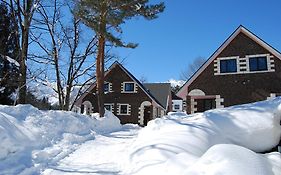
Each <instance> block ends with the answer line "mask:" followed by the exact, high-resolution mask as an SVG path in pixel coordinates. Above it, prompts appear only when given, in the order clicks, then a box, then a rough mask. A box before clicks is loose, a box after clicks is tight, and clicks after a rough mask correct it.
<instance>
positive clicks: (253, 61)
mask: <svg viewBox="0 0 281 175" xmlns="http://www.w3.org/2000/svg"><path fill="white" fill-rule="evenodd" d="M249 62H250V71H263V70H267V58H266V57H254V58H249Z"/></svg>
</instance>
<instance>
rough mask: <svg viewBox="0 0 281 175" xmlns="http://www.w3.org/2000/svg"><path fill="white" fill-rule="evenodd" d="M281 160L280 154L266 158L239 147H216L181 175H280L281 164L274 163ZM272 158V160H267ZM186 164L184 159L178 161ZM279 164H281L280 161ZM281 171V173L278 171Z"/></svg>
mask: <svg viewBox="0 0 281 175" xmlns="http://www.w3.org/2000/svg"><path fill="white" fill-rule="evenodd" d="M278 156H279V160H281V159H280V154H276V153H271V154H268V155H266V156H263V155H259V154H256V153H255V152H253V151H251V150H249V149H247V148H244V147H241V146H237V145H227V144H221V145H215V146H213V147H211V148H210V149H209V150H208V151H207V152H206V153H205V154H204V155H203V156H202V157H201V158H200V159H199V160H198V161H197V162H196V163H195V164H193V165H192V166H191V167H190V168H188V170H186V171H185V172H183V173H181V174H192V175H203V174H208V175H216V174H227V175H236V174H237V175H238V174H239V175H241V174H247V175H271V174H280V173H281V172H280V170H281V164H279V165H278V164H276V163H278V162H275V161H273V160H274V159H273V157H275V159H276V158H278ZM267 157H271V159H269V158H267ZM178 161H180V162H182V163H184V159H181V160H178ZM279 163H281V162H280V161H279ZM278 170H279V171H278Z"/></svg>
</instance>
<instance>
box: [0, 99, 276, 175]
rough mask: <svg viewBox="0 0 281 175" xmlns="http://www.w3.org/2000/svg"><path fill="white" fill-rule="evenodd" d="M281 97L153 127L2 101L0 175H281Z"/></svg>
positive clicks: (171, 117) (168, 120)
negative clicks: (279, 148) (278, 147)
mask: <svg viewBox="0 0 281 175" xmlns="http://www.w3.org/2000/svg"><path fill="white" fill-rule="evenodd" d="M280 120H281V98H277V99H274V100H270V101H264V102H259V103H253V104H248V105H240V106H234V107H230V108H224V109H216V110H211V111H207V112H205V113H199V114H195V115H185V114H182V113H171V114H170V115H168V116H165V117H163V118H161V119H156V120H153V121H150V122H149V124H148V126H147V127H145V128H140V127H138V126H136V125H123V126H121V125H120V122H119V120H118V119H117V118H116V117H115V116H113V115H112V114H111V113H108V112H107V113H106V117H105V118H102V119H99V118H98V117H97V116H95V117H87V116H83V115H78V114H75V113H72V112H61V111H39V110H37V109H36V108H33V107H32V106H29V105H19V106H16V107H8V106H0V140H1V142H0V175H2V174H3V175H7V174H21V175H29V174H30V175H31V174H32V175H34V174H35V175H36V174H43V175H56V174H59V175H60V174H71V175H72V174H79V175H80V174H99V175H108V174H118V175H131V174H142V175H147V174H161V175H163V174H173V175H174V174H187V175H203V174H208V175H209V174H210V175H219V174H231V175H243V174H245V175H256V174H258V175H281V155H280V153H277V152H273V153H269V154H258V153H257V152H263V151H266V150H269V149H271V148H272V147H274V146H276V145H277V144H278V142H279V139H280V136H281V126H280Z"/></svg>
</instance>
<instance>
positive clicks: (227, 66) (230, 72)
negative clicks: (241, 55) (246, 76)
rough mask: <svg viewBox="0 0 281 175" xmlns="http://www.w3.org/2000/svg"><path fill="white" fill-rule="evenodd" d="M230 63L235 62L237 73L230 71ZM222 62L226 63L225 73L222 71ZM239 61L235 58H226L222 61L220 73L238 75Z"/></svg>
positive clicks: (220, 61)
mask: <svg viewBox="0 0 281 175" xmlns="http://www.w3.org/2000/svg"><path fill="white" fill-rule="evenodd" d="M230 61H235V64H234V65H235V71H234V70H229V68H230V67H229V66H230V65H231V64H230V63H229V62H230ZM222 62H223V63H225V71H222ZM237 62H238V59H237V58H236V57H235V58H234V57H230V58H225V59H220V60H219V63H220V73H221V74H233V73H238V66H237Z"/></svg>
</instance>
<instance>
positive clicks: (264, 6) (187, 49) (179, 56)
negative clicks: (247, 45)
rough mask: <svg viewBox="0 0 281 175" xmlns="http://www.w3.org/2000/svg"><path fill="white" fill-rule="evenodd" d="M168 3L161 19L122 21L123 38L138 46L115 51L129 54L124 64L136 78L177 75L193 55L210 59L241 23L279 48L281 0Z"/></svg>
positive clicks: (180, 0) (172, 0) (175, 0)
mask: <svg viewBox="0 0 281 175" xmlns="http://www.w3.org/2000/svg"><path fill="white" fill-rule="evenodd" d="M157 1H158V0H157ZM157 1H156V0H154V1H152V2H157ZM158 2H159V1H158ZM164 2H165V4H166V9H165V12H164V13H162V14H161V15H160V17H159V18H158V19H156V20H154V21H146V20H144V19H142V18H139V19H137V20H133V21H129V22H127V23H126V24H125V25H124V26H123V30H124V31H123V32H124V33H123V35H122V38H123V39H124V40H125V41H130V42H136V43H139V47H137V48H136V49H119V48H118V49H116V50H115V51H114V52H115V53H116V54H117V55H119V57H120V58H126V60H125V62H124V65H125V67H126V68H127V69H128V70H129V71H130V72H131V73H132V74H133V75H135V76H136V77H137V78H140V77H142V76H143V77H146V78H147V80H148V81H149V82H163V81H167V80H169V79H171V78H173V79H179V78H180V73H181V72H182V71H183V70H184V69H186V67H187V66H188V64H189V63H190V62H191V61H192V60H193V59H194V58H196V57H198V56H202V57H205V58H208V57H209V56H210V55H211V54H212V53H213V52H214V51H215V50H216V49H217V48H218V47H219V46H220V45H221V44H222V42H223V41H224V40H225V39H226V38H227V37H228V36H229V35H230V34H231V33H232V32H233V31H234V30H235V29H236V28H237V27H238V26H239V25H240V24H242V25H244V26H245V27H246V28H248V29H249V30H251V31H252V32H253V33H255V34H256V35H258V36H259V37H261V38H262V39H263V40H265V41H266V42H268V43H269V44H270V45H272V46H273V47H275V48H276V49H277V50H279V51H281V1H280V0H212V1H211V0H166V1H164Z"/></svg>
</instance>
